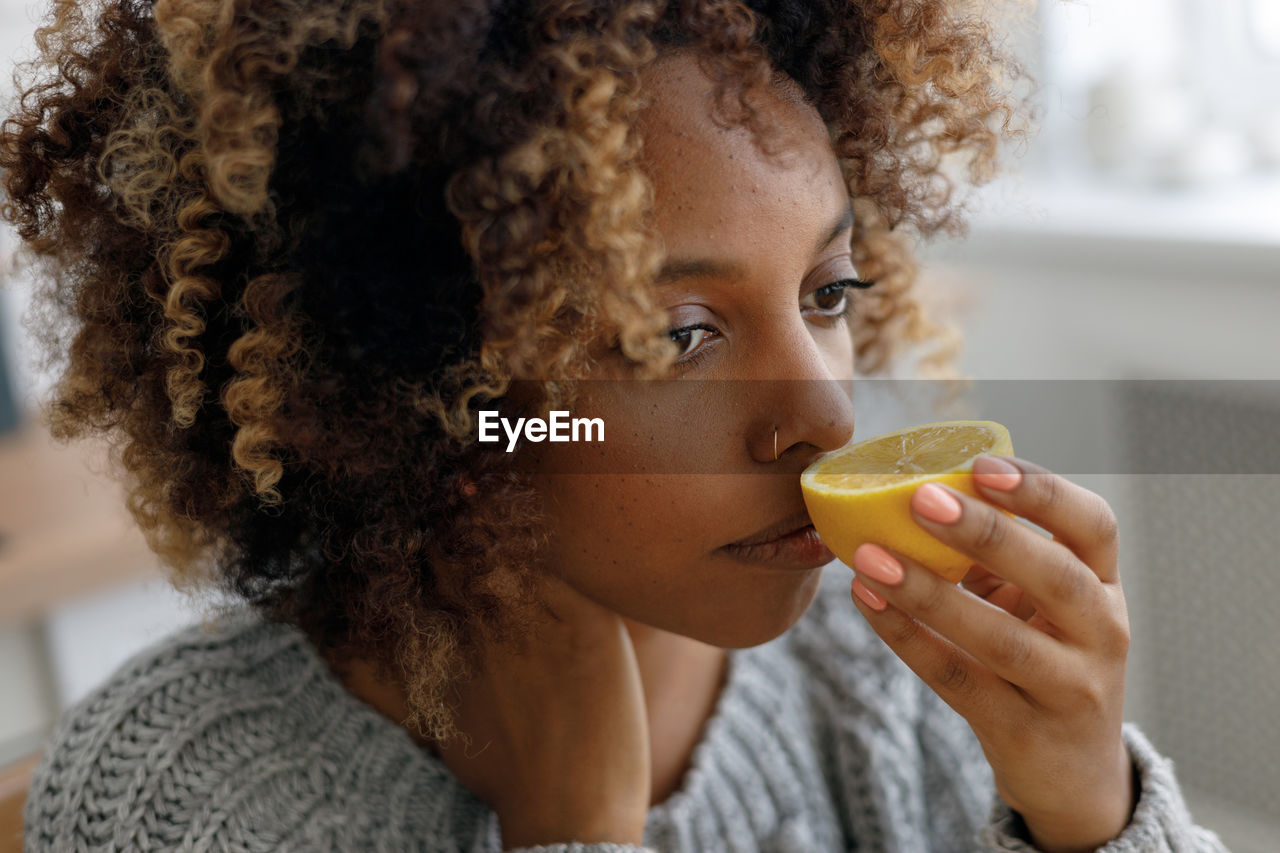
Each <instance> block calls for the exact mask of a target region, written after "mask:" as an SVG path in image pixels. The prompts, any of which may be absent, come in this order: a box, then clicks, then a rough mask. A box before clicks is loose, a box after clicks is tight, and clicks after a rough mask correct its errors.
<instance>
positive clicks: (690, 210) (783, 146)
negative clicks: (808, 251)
mask: <svg viewBox="0 0 1280 853" xmlns="http://www.w3.org/2000/svg"><path fill="white" fill-rule="evenodd" d="M642 86H643V88H644V90H645V94H646V96H647V99H648V100H647V103H648V106H646V108H645V110H644V112H643V113H642V116H641V120H640V123H639V131H640V136H641V139H642V142H643V149H642V153H641V166H642V168H643V169H644V171H645V173H646V175H647V176H648V177H649V180H650V182H651V183H652V184H653V189H654V206H655V211H654V214H655V218H656V220H657V221H656V223H655V224H656V225H657V227H658V229H659V230H660V231H661V232H663V234H664V237H665V238H666V240H667V243H668V247H669V248H671V249H672V250H673V251H675V246H677V245H680V244H687V243H688V241H689V240H702V239H705V238H706V237H707V236H708V235H709V234H710V236H716V237H718V238H721V239H729V235H728V234H727V233H725V232H726V231H728V230H733V231H735V232H737V231H742V230H743V229H746V230H747V231H748V232H752V233H749V234H746V235H745V238H746V239H755V238H756V237H757V236H758V233H759V232H760V231H762V230H767V231H771V232H772V233H773V234H774V235H775V236H777V237H779V238H785V237H786V236H788V235H790V234H795V235H796V237H797V238H800V239H803V240H804V241H806V242H807V243H811V242H812V240H813V234H812V233H809V232H812V228H810V227H808V224H809V223H810V222H813V221H817V222H821V223H826V222H827V221H828V220H829V219H830V218H831V216H832V212H833V211H838V210H839V209H840V208H842V207H844V206H845V204H846V203H847V192H846V189H845V186H844V181H843V179H842V177H841V173H840V166H839V163H838V161H837V160H836V158H835V154H834V152H833V151H832V148H831V143H830V139H829V137H828V135H827V128H826V126H825V125H824V124H823V122H822V119H821V117H820V116H819V115H818V112H817V110H815V109H814V108H813V107H812V106H811V105H809V104H808V103H806V102H805V101H804V100H803V98H802V97H801V96H800V94H799V87H798V86H797V85H796V84H795V83H793V82H790V81H786V82H785V83H783V84H773V85H770V86H769V87H768V89H756V90H753V91H752V92H751V93H749V96H748V103H750V104H751V105H752V106H753V107H754V108H755V109H756V110H757V111H758V114H759V115H760V116H761V118H762V119H763V120H764V121H766V122H768V124H769V125H770V126H771V127H773V128H775V129H776V130H777V132H778V137H777V142H776V144H775V148H776V149H777V151H778V152H779V153H778V154H777V155H776V156H769V155H766V154H765V153H764V152H762V151H761V150H760V148H759V146H758V144H757V141H756V139H755V137H754V136H753V134H752V133H751V131H750V130H748V129H747V128H744V127H736V126H735V127H730V128H725V127H722V126H721V125H720V124H718V123H717V122H716V121H715V119H713V117H712V114H713V109H714V100H713V96H714V83H713V81H712V80H711V79H710V78H708V77H707V76H706V74H705V72H703V71H702V70H701V68H699V67H698V64H697V61H696V58H695V57H694V55H693V54H692V53H688V52H681V53H676V54H672V55H669V56H665V57H662V58H661V59H659V60H657V61H655V62H654V63H653V64H651V65H649V66H648V67H646V68H645V70H644V71H643V72H642ZM716 229H721V230H720V231H719V232H717V231H716ZM798 232H804V233H798Z"/></svg>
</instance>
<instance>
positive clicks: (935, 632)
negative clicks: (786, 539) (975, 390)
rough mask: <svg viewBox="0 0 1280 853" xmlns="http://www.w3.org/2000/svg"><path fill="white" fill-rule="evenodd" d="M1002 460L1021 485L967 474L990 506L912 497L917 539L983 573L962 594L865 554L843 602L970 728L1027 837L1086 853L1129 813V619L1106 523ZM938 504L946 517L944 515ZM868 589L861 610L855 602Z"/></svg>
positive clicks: (1064, 484) (869, 549) (1071, 495)
mask: <svg viewBox="0 0 1280 853" xmlns="http://www.w3.org/2000/svg"><path fill="white" fill-rule="evenodd" d="M1006 461H1007V462H1010V463H1012V464H1013V465H1014V466H1015V467H1016V468H1017V469H1020V472H1017V473H1013V474H1003V475H1002V474H999V473H997V466H998V465H999V463H998V462H994V463H993V462H991V461H988V459H987V458H985V457H982V458H980V459H979V460H978V463H977V464H976V465H975V466H974V478H973V479H974V483H975V484H976V486H977V491H978V493H979V494H980V495H982V496H983V497H984V499H985V500H986V501H989V503H988V502H984V501H981V500H974V499H972V498H970V497H967V496H965V495H963V494H961V493H959V492H957V491H955V490H953V489H948V488H946V487H944V486H938V485H930V486H923V487H921V488H920V489H918V490H917V491H916V493H915V494H914V495H913V497H912V502H911V506H912V511H913V514H914V515H915V517H916V519H917V522H918V523H919V524H920V525H921V526H922V527H923V528H924V529H925V530H927V531H929V532H930V533H931V534H932V535H934V536H935V537H936V538H937V539H939V540H940V541H942V542H944V543H945V544H947V545H950V546H951V547H953V548H955V549H956V550H958V551H960V552H962V553H965V554H967V555H969V556H971V557H972V558H973V559H974V560H975V562H977V563H980V564H981V565H975V566H973V567H972V568H971V569H970V571H969V574H968V575H967V576H966V577H965V578H964V580H963V581H962V585H961V586H957V585H955V584H951V583H947V582H946V581H944V580H943V579H942V578H940V577H939V576H938V575H936V574H934V573H933V572H931V571H929V570H927V569H926V568H924V567H923V566H921V565H920V564H918V563H915V562H913V561H911V560H909V559H907V558H905V557H903V556H902V555H901V554H896V553H893V554H891V553H890V552H888V551H887V550H886V549H884V548H881V547H880V546H878V545H863V546H862V547H860V548H859V549H858V550H857V551H856V552H855V553H854V559H853V561H854V567H853V568H854V571H855V572H856V573H857V577H856V578H855V579H854V581H853V593H854V600H855V602H856V604H857V605H858V608H859V610H860V611H861V612H862V613H863V615H864V616H866V617H867V619H868V621H869V622H870V623H871V626H872V627H873V628H874V629H875V631H876V633H877V634H879V635H880V637H881V638H882V639H883V640H884V641H885V642H886V643H887V644H888V645H889V647H890V648H892V649H893V651H894V653H895V654H897V655H898V656H899V657H900V658H902V660H903V661H904V662H905V663H906V664H907V665H908V666H909V667H911V669H912V670H914V671H915V673H916V674H917V675H919V676H920V677H921V678H922V679H923V680H924V681H925V682H926V683H927V684H928V685H929V686H930V687H931V688H932V689H933V690H934V691H935V692H936V693H937V694H938V695H939V696H940V697H941V698H942V699H943V700H944V701H946V702H947V704H948V705H950V706H951V707H952V708H954V709H955V710H956V711H957V712H958V713H959V714H960V715H961V716H963V717H964V718H965V719H966V720H967V721H968V723H969V725H970V727H971V728H972V729H973V731H974V734H976V735H977V737H978V740H979V742H980V743H981V744H982V749H983V752H984V753H985V755H986V757H987V761H988V762H989V763H990V764H991V768H992V770H993V771H994V773H995V781H996V789H997V791H998V792H999V794H1000V796H1001V797H1003V798H1004V801H1005V802H1006V803H1008V804H1009V806H1010V807H1011V808H1013V809H1014V810H1016V811H1017V812H1018V813H1019V814H1021V815H1022V817H1023V819H1024V820H1025V821H1026V823H1027V827H1028V829H1029V830H1030V833H1031V840H1032V841H1033V842H1034V843H1035V844H1036V845H1037V846H1038V847H1040V848H1041V849H1042V850H1045V851H1050V853H1057V851H1075V850H1090V851H1091V850H1094V849H1095V848H1097V847H1098V846H1101V845H1102V844H1105V843H1106V842H1108V841H1110V840H1111V839H1113V838H1115V837H1116V836H1117V835H1119V834H1120V832H1121V831H1122V830H1123V829H1124V827H1125V826H1127V825H1128V823H1129V820H1130V819H1131V817H1132V814H1133V808H1134V805H1135V794H1134V790H1133V782H1134V776H1133V772H1134V771H1133V767H1132V764H1131V761H1130V758H1129V755H1128V750H1127V749H1126V748H1125V745H1124V742H1123V740H1122V739H1121V734H1120V729H1121V723H1122V721H1123V718H1122V714H1123V707H1124V667H1125V658H1126V656H1127V655H1128V651H1129V618H1128V611H1127V608H1126V606H1125V600H1124V594H1123V592H1122V591H1121V588H1120V577H1119V571H1118V568H1117V537H1116V520H1115V515H1114V514H1113V513H1112V511H1111V508H1110V507H1109V506H1108V505H1107V503H1106V501H1104V500H1103V499H1102V498H1101V497H1099V496H1098V495H1096V494H1094V493H1093V492H1090V491H1088V490H1087V489H1084V488H1082V487H1080V486H1077V485H1075V484H1074V483H1071V482H1069V481H1068V480H1066V479H1063V478H1062V477H1059V476H1058V475H1056V474H1053V473H1051V472H1050V471H1047V470H1046V469H1044V468H1042V467H1040V466H1038V465H1034V464H1032V463H1030V462H1026V461H1023V460H1021V459H1016V460H1015V459H1007V460H1006ZM1023 474H1025V476H1023ZM933 489H936V490H938V491H936V492H933V491H932V490H933ZM939 494H941V495H942V497H941V500H938V499H937V497H938V495H939ZM946 496H950V497H951V498H953V499H954V500H955V501H956V502H958V507H956V506H955V505H952V506H951V507H950V511H949V512H948V507H947V506H946V505H945V502H946ZM992 504H994V505H995V506H992ZM996 507H999V508H1002V509H1006V510H1008V511H1009V512H1012V513H1014V514H1015V515H1020V516H1023V517H1025V518H1027V519H1028V520H1030V521H1032V522H1034V523H1035V524H1037V525H1039V526H1040V527H1042V528H1044V529H1045V530H1048V531H1050V532H1051V533H1052V534H1053V538H1052V539H1050V538H1049V537H1047V536H1044V535H1042V534H1040V533H1038V532H1037V531H1035V530H1034V529H1032V528H1031V527H1029V526H1027V525H1025V524H1021V523H1019V522H1018V521H1017V520H1016V519H1013V518H1010V517H1009V516H1008V515H1006V514H1005V513H1003V512H1000V511H999V510H998V509H996ZM924 513H928V514H929V515H931V516H933V517H934V518H942V519H946V520H944V521H936V520H933V519H931V518H930V517H928V516H926V515H925V514H924ZM885 558H889V562H886V561H885ZM894 559H896V560H897V561H898V563H899V565H900V566H901V570H895V569H894V568H893V565H892V560H894ZM895 575H900V579H895ZM866 591H870V593H871V595H870V596H868V598H870V599H871V601H872V603H873V604H872V605H868V604H867V602H866V601H864V600H862V598H860V596H861V595H864V594H865V593H866ZM877 608H879V609H877Z"/></svg>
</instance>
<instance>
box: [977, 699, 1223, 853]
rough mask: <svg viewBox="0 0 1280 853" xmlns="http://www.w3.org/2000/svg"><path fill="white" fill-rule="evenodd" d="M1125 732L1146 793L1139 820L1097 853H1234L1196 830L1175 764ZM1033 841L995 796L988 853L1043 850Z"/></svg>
mask: <svg viewBox="0 0 1280 853" xmlns="http://www.w3.org/2000/svg"><path fill="white" fill-rule="evenodd" d="M1121 731H1122V734H1123V737H1124V742H1125V745H1126V746H1127V747H1128V748H1129V755H1130V756H1131V757H1132V758H1133V766H1134V770H1135V771H1136V772H1137V774H1138V783H1139V785H1140V792H1139V795H1138V802H1137V805H1136V807H1135V808H1134V812H1133V820H1132V821H1130V823H1129V825H1128V826H1127V827H1125V829H1124V831H1123V832H1121V833H1120V835H1119V836H1117V837H1116V838H1114V839H1112V840H1111V841H1110V842H1108V843H1107V844H1106V845H1104V846H1102V847H1100V848H1098V851H1097V853H1175V851H1176V853H1229V851H1228V850H1227V848H1226V846H1225V845H1223V843H1222V841H1221V839H1219V838H1218V836H1217V834H1216V833H1214V832H1212V831H1210V830H1208V829H1205V828H1204V827H1200V826H1196V825H1195V822H1194V821H1193V820H1192V818H1191V813H1190V812H1189V811H1188V810H1187V806H1186V803H1184V802H1183V799H1182V791H1181V790H1180V789H1179V787H1178V780H1177V778H1176V777H1175V776H1174V772H1173V762H1172V761H1170V760H1169V759H1167V758H1164V757H1163V756H1161V755H1160V753H1158V752H1156V749H1155V747H1154V746H1152V745H1151V742H1150V741H1149V740H1147V738H1146V736H1145V735H1143V734H1142V732H1141V731H1140V730H1139V729H1138V727H1137V726H1136V725H1135V724H1133V723H1125V724H1124V725H1123V727H1122V730H1121ZM1029 838H1030V837H1029V835H1028V834H1027V827H1026V824H1025V823H1024V822H1023V820H1022V816H1021V815H1019V814H1018V813H1017V812H1015V811H1014V810H1013V809H1011V808H1010V807H1009V806H1008V804H1007V803H1005V802H1004V800H1003V799H1001V798H1000V796H999V795H998V794H997V795H995V798H994V802H993V804H992V809H991V816H990V820H989V822H988V824H987V826H986V827H985V828H984V830H983V832H982V841H983V844H984V845H985V847H986V849H988V850H998V851H1016V853H1024V852H1025V853H1031V852H1032V851H1035V850H1036V849H1037V848H1036V847H1035V845H1033V844H1032V843H1031V841H1030V840H1029Z"/></svg>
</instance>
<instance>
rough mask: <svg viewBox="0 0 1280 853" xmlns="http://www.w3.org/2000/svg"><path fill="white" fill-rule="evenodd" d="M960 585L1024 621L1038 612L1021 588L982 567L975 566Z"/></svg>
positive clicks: (971, 567)
mask: <svg viewBox="0 0 1280 853" xmlns="http://www.w3.org/2000/svg"><path fill="white" fill-rule="evenodd" d="M960 585H961V586H963V587H964V588H965V589H967V590H969V592H971V593H973V594H974V595H976V596H978V598H981V599H982V600H983V601H985V602H987V603H988V604H994V605H995V606H996V607H999V608H1000V609H1001V610H1003V611H1004V612H1006V613H1012V614H1013V615H1014V616H1016V617H1018V618H1019V619H1021V620H1023V621H1024V622H1025V621H1026V620H1027V619H1030V618H1031V617H1032V616H1033V615H1034V614H1035V612H1036V606H1035V604H1034V602H1032V600H1031V596H1029V595H1026V594H1025V593H1024V592H1023V591H1022V590H1021V589H1020V588H1019V587H1017V586H1015V585H1014V584H1011V583H1009V582H1008V581H1006V580H1005V579H1004V578H1002V577H1000V576H999V575H993V574H991V572H989V571H987V570H986V569H984V568H983V567H982V566H979V565H977V564H974V565H973V566H970V567H969V573H968V574H967V575H965V576H964V579H963V580H961V581H960Z"/></svg>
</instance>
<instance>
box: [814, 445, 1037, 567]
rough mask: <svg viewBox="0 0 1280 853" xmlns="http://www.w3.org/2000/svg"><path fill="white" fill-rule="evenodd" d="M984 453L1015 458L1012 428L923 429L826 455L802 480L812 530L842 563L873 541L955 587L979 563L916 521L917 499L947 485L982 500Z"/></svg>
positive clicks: (850, 559)
mask: <svg viewBox="0 0 1280 853" xmlns="http://www.w3.org/2000/svg"><path fill="white" fill-rule="evenodd" d="M983 454H989V455H994V456H1012V455H1013V443H1012V442H1011V441H1010V439H1009V430H1007V429H1006V428H1005V427H1004V426H1002V425H1001V424H998V423H996V422H995V421H939V422H937V423H931V424H920V425H918V426H912V427H907V428H906V429H900V430H895V431H894V432H887V433H883V434H881V435H877V436H874V437H872V438H868V439H866V440H865V441H859V442H856V443H854V444H850V445H846V446H845V447H842V448H840V449H839V450H835V451H832V452H831V453H828V454H826V455H825V456H822V457H821V458H819V459H817V460H816V461H814V463H813V464H812V465H810V466H809V467H808V468H806V469H805V471H804V473H803V474H801V475H800V488H801V490H802V491H803V492H804V502H805V505H806V506H807V507H808V508H809V518H810V519H812V521H813V526H814V527H815V528H817V531H818V535H819V536H821V537H822V541H823V542H825V543H826V545H827V547H828V548H830V549H831V551H832V553H834V554H835V555H836V556H837V557H839V558H840V560H841V562H843V563H845V564H846V565H849V566H852V565H853V552H854V551H855V550H857V548H858V546H859V545H861V544H863V543H864V542H875V543H876V544H878V545H883V546H884V547H886V548H889V549H890V550H893V551H897V552H898V553H900V554H904V555H906V556H907V557H910V558H911V559H913V560H915V561H917V562H919V563H920V564H921V565H923V566H925V567H927V568H929V569H931V570H932V571H934V572H935V573H937V574H939V575H941V576H942V577H943V578H946V580H948V581H949V582H951V583H955V582H957V581H959V580H960V579H961V578H963V577H964V576H965V574H966V573H967V572H968V570H969V567H970V566H971V565H973V562H974V561H973V559H972V558H971V557H969V556H967V555H965V554H962V553H961V552H959V551H957V550H955V549H954V548H951V547H949V546H947V545H944V544H942V542H940V541H938V540H937V539H935V538H934V537H933V536H932V535H931V534H930V533H928V532H927V531H926V530H925V529H924V528H923V527H921V526H920V525H919V524H917V523H916V521H915V519H914V518H913V517H912V515H911V495H912V494H913V493H914V492H915V490H916V489H917V488H919V487H920V486H921V485H922V484H924V483H942V484H944V485H947V486H950V487H951V488H953V489H955V490H956V491H958V492H962V493H964V494H967V495H971V496H973V497H978V494H977V491H976V490H975V489H974V486H973V476H972V472H973V460H974V459H976V458H977V457H978V456H981V455H983ZM979 500H981V498H979ZM1009 514H1010V515H1012V513H1009Z"/></svg>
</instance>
